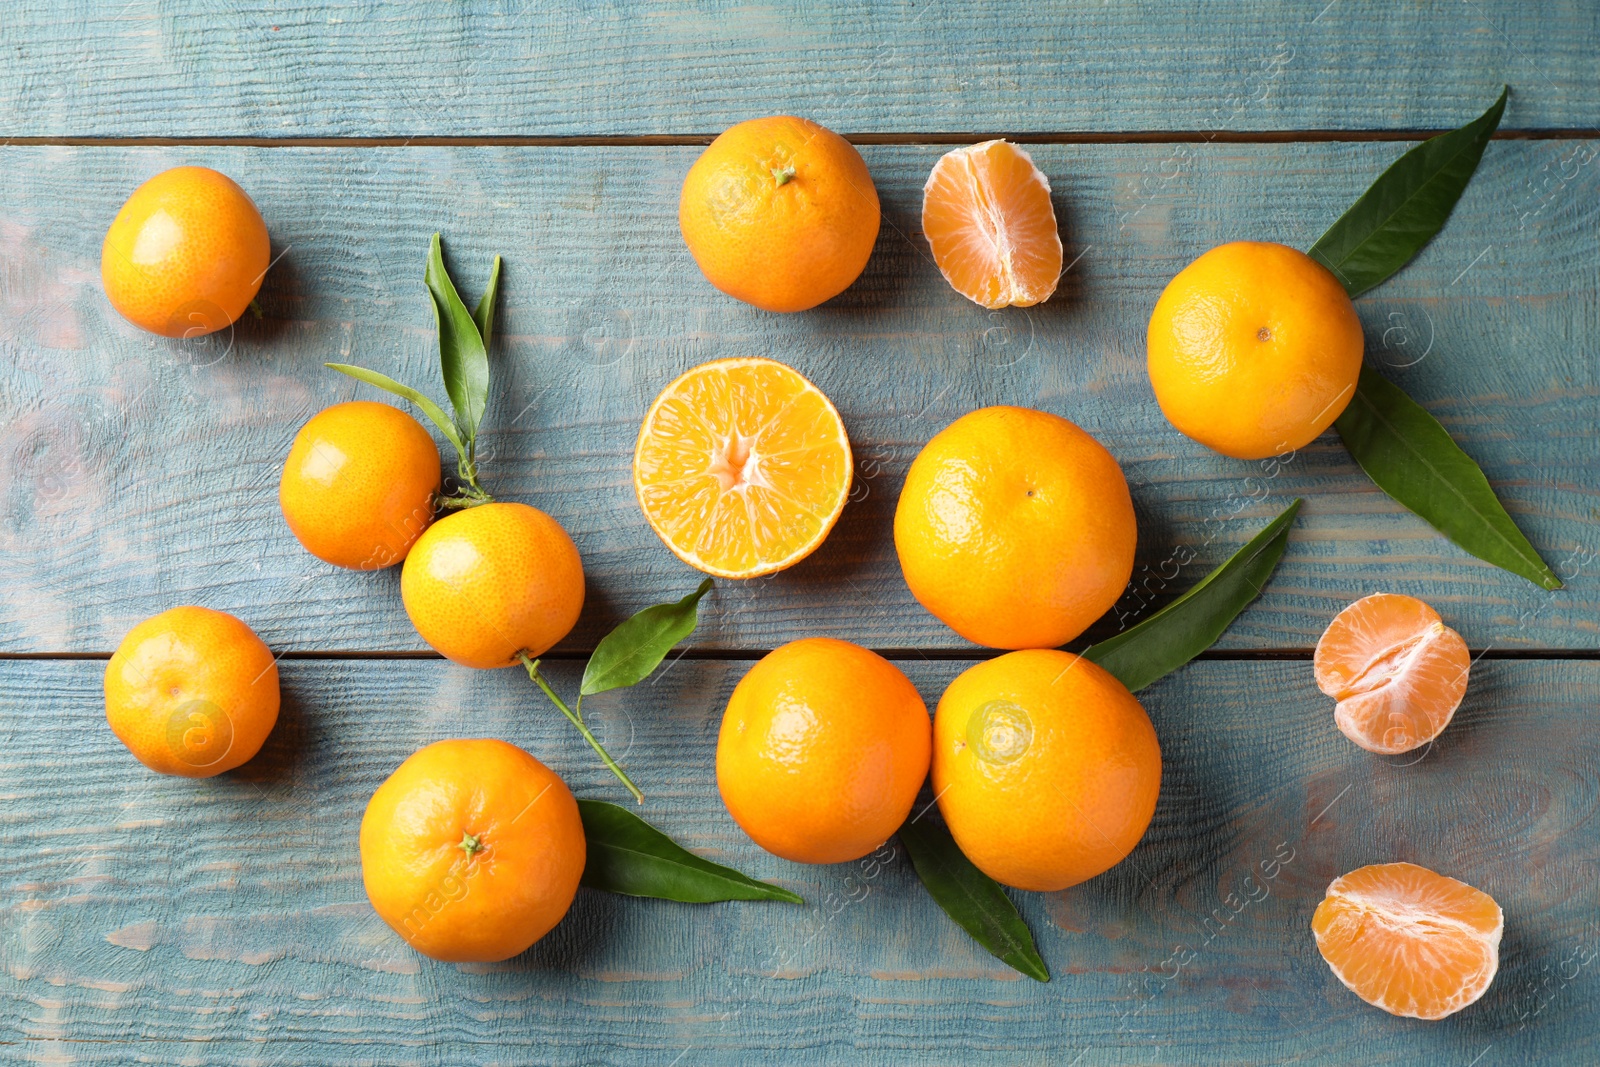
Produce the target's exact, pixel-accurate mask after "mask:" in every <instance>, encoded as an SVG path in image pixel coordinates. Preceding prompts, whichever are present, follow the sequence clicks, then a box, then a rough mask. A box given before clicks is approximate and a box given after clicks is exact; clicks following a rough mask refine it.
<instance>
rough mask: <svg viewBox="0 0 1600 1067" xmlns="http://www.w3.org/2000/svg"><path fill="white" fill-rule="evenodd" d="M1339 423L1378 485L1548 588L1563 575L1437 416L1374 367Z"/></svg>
mask: <svg viewBox="0 0 1600 1067" xmlns="http://www.w3.org/2000/svg"><path fill="white" fill-rule="evenodd" d="M1334 425H1335V426H1337V427H1338V428H1339V436H1340V437H1342V438H1344V443H1345V447H1346V448H1348V449H1349V450H1350V454H1351V455H1352V456H1354V457H1355V458H1356V462H1357V463H1359V464H1361V469H1362V470H1364V471H1366V472H1367V474H1368V475H1369V476H1370V477H1371V478H1372V480H1373V481H1375V482H1377V483H1378V488H1379V489H1382V490H1383V491H1384V492H1385V493H1388V494H1389V495H1390V496H1392V497H1394V499H1396V500H1398V501H1399V502H1400V503H1402V504H1404V505H1405V506H1406V507H1408V508H1410V509H1411V510H1412V511H1414V512H1416V513H1417V514H1418V515H1420V516H1422V517H1423V518H1424V519H1426V520H1427V521H1428V523H1429V524H1430V525H1432V526H1433V528H1434V529H1436V530H1438V531H1439V532H1440V533H1442V534H1444V535H1445V536H1446V537H1448V538H1449V539H1450V540H1452V541H1454V542H1455V543H1456V544H1457V545H1460V546H1461V547H1462V548H1464V549H1466V550H1467V551H1468V552H1470V553H1472V554H1473V555H1474V556H1477V557H1478V558H1479V559H1481V560H1486V561H1487V562H1489V563H1493V564H1494V565H1495V566H1496V567H1501V568H1504V569H1505V570H1508V571H1510V572H1511V573H1512V574H1518V575H1521V576H1522V577H1524V578H1526V579H1528V581H1530V582H1533V583H1534V584H1535V585H1539V586H1543V587H1544V588H1545V589H1560V588H1561V579H1559V578H1557V577H1556V575H1555V572H1554V571H1552V570H1551V569H1550V568H1549V567H1548V566H1546V565H1545V562H1544V560H1542V559H1540V558H1539V553H1538V552H1536V551H1535V550H1534V547H1533V546H1532V545H1531V544H1529V543H1528V539H1527V538H1526V537H1524V536H1523V535H1522V531H1521V530H1519V529H1517V524H1516V523H1514V522H1512V521H1511V516H1510V515H1508V514H1506V509H1505V508H1503V507H1501V506H1500V501H1499V500H1498V499H1496V498H1495V495H1494V490H1493V489H1492V488H1491V487H1490V485H1489V479H1488V478H1486V477H1484V474H1483V471H1482V470H1481V469H1479V467H1478V465H1477V464H1476V463H1474V462H1473V461H1472V457H1471V456H1469V455H1467V454H1466V453H1465V452H1463V451H1461V446H1459V445H1457V444H1456V443H1455V442H1454V441H1452V440H1451V439H1450V434H1449V433H1448V432H1447V431H1446V430H1445V428H1444V427H1443V426H1440V425H1439V421H1438V420H1437V419H1435V418H1434V417H1433V416H1432V415H1430V414H1428V412H1427V411H1426V410H1425V409H1424V408H1423V407H1422V405H1420V404H1418V403H1417V402H1416V401H1415V400H1412V399H1411V398H1410V397H1409V396H1407V395H1406V394H1405V390H1403V389H1401V388H1400V387H1399V386H1398V385H1395V384H1394V383H1393V382H1391V381H1389V380H1388V379H1387V378H1385V377H1384V376H1383V375H1381V374H1379V373H1378V372H1377V371H1375V370H1372V369H1371V368H1369V367H1362V368H1361V380H1360V382H1359V383H1358V384H1357V385H1356V395H1355V396H1354V397H1352V398H1351V400H1350V406H1349V407H1347V408H1345V409H1344V414H1343V415H1340V416H1339V418H1338V420H1337V421H1335V422H1334Z"/></svg>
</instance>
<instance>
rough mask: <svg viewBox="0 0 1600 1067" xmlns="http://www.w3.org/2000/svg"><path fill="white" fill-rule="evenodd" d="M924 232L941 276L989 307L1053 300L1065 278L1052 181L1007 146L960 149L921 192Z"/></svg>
mask: <svg viewBox="0 0 1600 1067" xmlns="http://www.w3.org/2000/svg"><path fill="white" fill-rule="evenodd" d="M922 232H923V234H924V235H925V236H926V237H927V238H928V244H929V245H930V246H931V247H932V249H933V261H934V262H935V263H937V264H938V265H939V273H941V274H943V275H944V280H945V281H947V282H949V283H950V286H951V288H953V289H955V291H956V292H958V293H960V294H961V295H962V296H964V297H966V298H967V299H968V300H972V301H974V302H976V303H978V304H982V305H983V306H984V307H986V308H1003V307H1006V306H1007V305H1010V306H1013V307H1031V306H1033V305H1034V304H1038V303H1040V302H1042V301H1045V300H1048V299H1049V298H1050V294H1051V293H1054V292H1055V291H1056V282H1057V281H1058V280H1059V279H1060V277H1061V235H1060V234H1059V233H1058V232H1057V230H1056V212H1055V208H1054V207H1052V206H1051V204H1050V180H1049V179H1048V178H1046V177H1045V176H1044V174H1043V172H1041V171H1040V170H1039V168H1038V167H1035V166H1034V165H1033V158H1032V157H1031V156H1029V155H1028V153H1027V152H1024V151H1023V150H1022V149H1020V148H1018V147H1017V146H1016V145H1014V144H1011V143H1010V142H1009V141H985V142H983V143H982V144H976V145H969V146H967V147H965V148H957V149H955V150H953V151H951V152H947V153H945V155H944V156H943V157H942V158H941V159H940V160H939V162H938V163H936V164H934V167H933V173H931V174H929V175H928V181H927V184H926V185H924V186H923V188H922Z"/></svg>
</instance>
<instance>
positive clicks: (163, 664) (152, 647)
mask: <svg viewBox="0 0 1600 1067" xmlns="http://www.w3.org/2000/svg"><path fill="white" fill-rule="evenodd" d="M105 694H106V721H107V722H108V723H109V724H110V725H111V731H112V732H113V733H115V734H116V735H117V739H118V740H120V741H121V742H122V743H123V744H124V745H127V746H128V751H129V752H132V753H133V754H134V756H135V757H136V758H137V759H138V760H139V762H140V763H143V764H144V765H145V766H146V767H149V768H150V769H151V770H153V771H159V772H161V773H162V774H175V775H181V776H182V777H185V778H209V777H211V776H212V775H217V774H221V773H222V772H223V771H231V770H232V769H233V768H235V767H237V766H239V765H240V764H242V763H244V762H246V761H247V760H249V759H251V758H252V757H254V756H255V754H256V753H257V752H259V751H260V750H261V745H262V743H263V742H265V741H266V739H267V735H268V734H270V733H271V732H272V727H273V725H274V724H275V723H276V722H277V721H278V703H279V692H278V663H277V660H275V659H274V658H273V656H272V652H271V650H270V649H268V648H267V646H266V645H265V644H264V643H262V640H261V638H259V637H257V636H256V634H255V631H254V630H251V629H250V627H248V626H246V625H245V624H244V623H243V622H240V621H239V620H238V619H236V618H234V617H233V616H232V615H229V614H227V613H226V612H222V611H213V610H211V609H210V608H201V607H190V606H186V607H178V608H172V609H171V610H169V611H163V612H162V613H161V614H159V615H155V616H152V617H150V618H148V619H146V620H144V621H143V622H141V623H140V624H139V625H137V626H135V627H134V628H133V629H132V630H129V631H128V635H127V636H126V637H124V638H123V639H122V643H121V644H119V645H118V646H117V650H116V651H115V652H114V653H112V654H111V660H110V662H108V663H107V664H106V675H105Z"/></svg>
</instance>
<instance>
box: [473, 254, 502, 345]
mask: <svg viewBox="0 0 1600 1067" xmlns="http://www.w3.org/2000/svg"><path fill="white" fill-rule="evenodd" d="M499 298H500V257H499V256H495V257H494V267H493V269H491V270H490V271H489V288H487V289H485V290H484V291H483V298H482V299H481V300H479V301H478V307H477V310H475V311H473V313H472V321H473V322H475V323H477V324H478V336H480V337H482V338H483V350H484V352H488V351H489V340H490V338H491V337H493V336H494V304H495V301H496V300H498V299H499Z"/></svg>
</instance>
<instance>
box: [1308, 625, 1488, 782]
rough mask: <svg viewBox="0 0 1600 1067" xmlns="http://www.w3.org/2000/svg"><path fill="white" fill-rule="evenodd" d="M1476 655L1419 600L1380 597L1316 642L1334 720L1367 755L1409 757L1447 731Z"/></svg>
mask: <svg viewBox="0 0 1600 1067" xmlns="http://www.w3.org/2000/svg"><path fill="white" fill-rule="evenodd" d="M1471 666H1472V655H1471V653H1470V652H1468V650H1467V643H1466V641H1464V640H1462V637H1461V635H1460V634H1458V633H1456V631H1454V630H1452V629H1451V628H1450V627H1448V626H1446V625H1445V624H1444V622H1443V621H1442V620H1440V618H1439V613H1438V612H1437V611H1434V610H1433V609H1432V608H1431V607H1429V606H1428V605H1427V604H1425V603H1423V602H1422V601H1420V600H1418V599H1416V598H1415V597H1409V596H1400V595H1398V594H1395V593H1375V594H1373V595H1372V596H1368V597H1363V598H1362V599H1360V600H1358V601H1356V602H1355V603H1354V604H1351V605H1350V606H1349V607H1347V608H1345V609H1344V610H1343V611H1341V612H1340V613H1339V614H1338V615H1337V616H1335V617H1334V620H1333V622H1331V623H1329V624H1328V628H1327V630H1326V631H1324V632H1323V634H1322V637H1321V639H1320V640H1318V642H1317V651H1316V656H1315V659H1314V667H1315V671H1316V679H1317V688H1319V689H1321V690H1322V691H1323V692H1324V693H1326V694H1327V695H1328V696H1330V697H1332V698H1333V699H1334V700H1336V701H1338V704H1337V706H1336V707H1335V708H1334V712H1333V717H1334V722H1335V723H1336V724H1337V725H1338V727H1339V730H1340V732H1341V733H1343V734H1344V735H1345V736H1346V737H1348V738H1349V739H1350V740H1352V741H1354V742H1355V743H1356V744H1358V745H1360V746H1361V747H1362V748H1364V749H1367V750H1368V751H1370V752H1377V753H1382V754H1384V755H1393V754H1396V753H1400V752H1409V751H1411V750H1412V749H1415V748H1418V747H1420V746H1422V745H1425V744H1427V743H1428V742H1429V741H1432V740H1433V739H1434V738H1436V737H1438V736H1439V734H1440V733H1442V732H1443V731H1444V728H1445V727H1446V726H1448V725H1450V719H1451V717H1452V716H1454V715H1455V712H1456V708H1458V707H1460V705H1461V699H1462V697H1463V696H1465V695H1466V691H1467V674H1468V672H1469V670H1470V668H1471Z"/></svg>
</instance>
